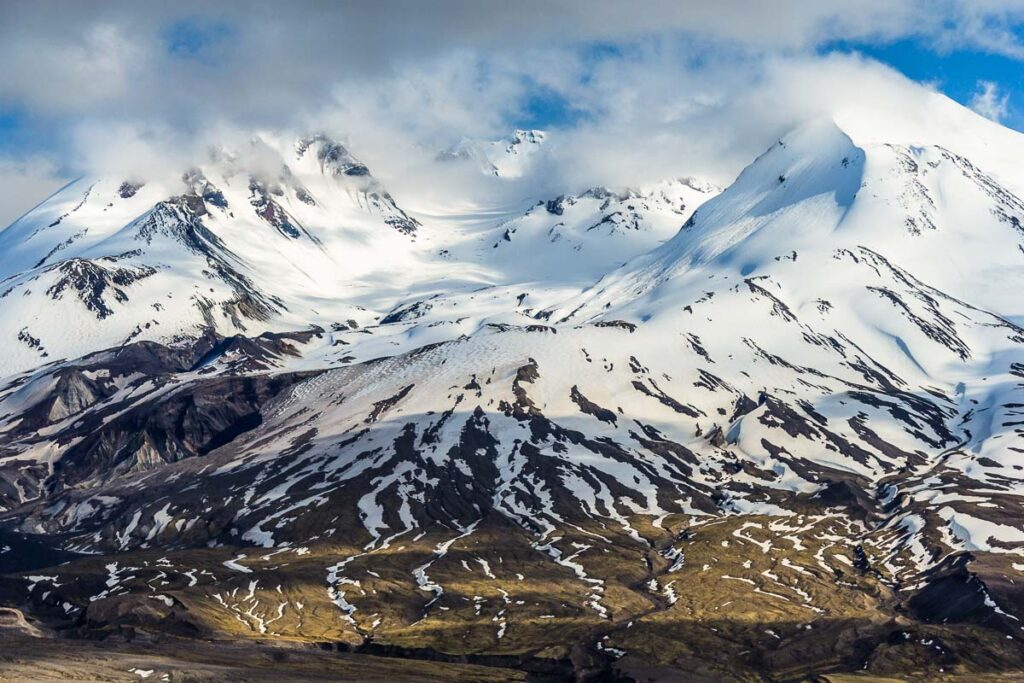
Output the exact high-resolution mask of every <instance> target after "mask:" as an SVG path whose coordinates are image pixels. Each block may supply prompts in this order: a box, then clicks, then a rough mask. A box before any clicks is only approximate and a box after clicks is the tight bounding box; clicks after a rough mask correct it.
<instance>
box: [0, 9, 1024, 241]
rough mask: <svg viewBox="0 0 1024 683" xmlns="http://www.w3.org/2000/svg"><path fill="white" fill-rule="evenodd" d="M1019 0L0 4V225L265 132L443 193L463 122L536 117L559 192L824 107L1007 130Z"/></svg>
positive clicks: (760, 141) (768, 134)
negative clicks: (960, 114) (967, 114)
mask: <svg viewBox="0 0 1024 683" xmlns="http://www.w3.org/2000/svg"><path fill="white" fill-rule="evenodd" d="M1022 62H1024V0H1001V1H1000V0H930V1H928V2H918V1H915V0H905V1H903V2H900V1H898V0H897V1H894V0H885V1H882V0H861V1H860V2H857V3H851V2H848V1H846V0H843V1H839V0H818V1H817V2H814V3H808V2H802V1H796V0H775V1H774V2H752V1H748V2H739V1H736V0H718V1H717V2H715V3H707V2H700V1H696V0H694V1H689V0H671V1H669V0H637V1H634V2H629V3H623V2H617V1H614V2H613V1H611V0H560V1H559V0H555V1H554V2H547V1H543V2H542V1H541V0H520V1H519V2H516V3H500V4H499V3H490V2H475V1H470V0H435V1H433V2H428V1H419V0H416V1H413V0H380V1H379V2H374V3H368V2H319V1H312V0H307V1H304V2H303V1H299V2H292V3H288V4H287V6H285V5H284V4H283V3H280V2H270V1H267V0H252V1H251V2H245V3H242V2H230V1H227V0H225V1H224V2H217V3H208V2H198V1H195V0H180V1H179V2H175V3H137V2H126V1H122V0H106V1H105V0H96V1H95V2H90V3H81V2H75V1H73V0H65V1H63V2H54V1H50V0H32V1H24V0H3V2H0V63H2V64H4V65H5V68H4V69H2V70H0V227H2V226H3V225H6V224H8V223H9V222H10V221H12V220H14V219H15V218H16V217H17V216H19V215H20V214H21V213H23V212H24V211H27V210H28V209H30V208H31V207H32V206H33V205H34V204H35V203H37V202H38V201H40V200H41V199H43V198H44V197H45V196H47V195H48V194H49V193H51V192H53V191H55V190H56V189H57V188H59V187H60V186H61V185H62V184H64V183H66V182H67V181H68V180H70V179H73V178H75V177H79V176H82V175H106V174H112V173H113V174H119V175H121V176H124V177H128V176H130V175H135V176H146V175H147V174H152V173H156V172H169V171H171V170H173V171H174V172H179V171H178V169H182V168H187V167H188V165H190V164H193V163H197V161H196V160H197V159H200V158H202V155H203V154H205V153H207V151H208V150H209V148H210V147H211V146H219V145H229V144H231V143H232V141H238V140H244V139H246V138H247V137H250V136H251V135H253V134H254V133H255V132H258V131H263V130H274V131H293V132H310V131H325V132H328V133H330V134H332V135H335V136H337V137H339V138H341V139H345V140H347V141H349V142H350V145H351V146H352V148H353V150H354V151H355V152H356V153H357V154H358V155H360V156H361V157H363V158H364V159H365V160H367V161H368V162H369V163H370V165H371V168H373V170H374V172H375V174H376V175H378V176H380V177H382V178H384V179H386V180H387V181H388V182H389V187H391V188H392V191H393V192H402V191H404V192H407V193H416V192H420V193H430V192H434V193H436V192H442V191H444V187H443V186H442V185H440V184H438V183H441V182H442V180H438V174H437V173H435V172H434V171H435V170H436V169H434V168H433V167H432V162H433V160H434V158H435V157H436V153H437V151H438V150H440V149H444V148H446V147H449V146H451V145H453V144H455V143H457V142H458V141H459V140H460V139H461V138H463V137H475V138H483V139H498V138H501V137H503V136H507V135H508V134H509V133H510V132H511V130H513V129H514V128H541V129H546V130H549V131H554V132H555V133H556V135H554V136H551V138H550V139H552V140H554V141H556V149H557V153H556V154H554V155H553V160H552V161H551V162H550V168H549V169H547V173H546V174H545V175H544V176H543V178H544V182H546V183H549V184H551V185H552V186H553V187H554V186H557V189H559V190H562V189H572V188H580V187H584V186H592V185H596V184H602V185H610V186H616V185H619V186H622V185H627V184H639V183H643V182H649V181H654V180H657V179H659V178H663V177H668V176H673V175H690V174H700V175H703V176H706V177H708V178H709V179H712V180H713V181H715V182H720V183H727V182H728V181H729V180H730V179H731V178H732V177H734V176H735V174H736V173H737V172H738V171H739V170H740V169H742V167H743V165H745V164H746V163H748V162H749V161H750V160H751V159H752V158H753V156H756V154H757V153H758V152H759V151H760V150H762V149H763V148H764V147H765V146H767V144H769V143H770V142H771V140H772V139H773V137H774V136H777V135H780V134H782V133H783V132H784V131H785V130H786V129H787V128H790V127H792V126H794V125H798V124H799V123H800V121H801V120H803V119H805V118H808V117H812V116H816V115H820V114H822V113H824V114H829V113H831V112H833V111H834V110H836V109H837V108H841V107H847V108H848V107H851V106H858V107H863V108H874V109H875V110H877V111H878V112H882V113H884V112H886V111H890V112H892V115H894V116H896V115H899V112H900V111H902V110H904V109H907V108H914V107H922V106H925V105H924V104H923V103H925V102H927V101H928V100H927V99H925V98H924V95H923V94H924V93H930V92H936V91H937V92H940V93H943V94H945V95H947V96H949V97H950V98H952V99H954V100H956V101H957V102H959V103H961V104H963V105H964V106H966V107H970V108H971V109H973V110H974V111H976V112H978V113H979V114H980V115H982V116H985V117H987V118H989V119H992V120H994V121H996V122H999V123H1000V124H1002V125H1004V126H1007V127H1010V128H1015V129H1017V130H1024V91H1022V87H1024V84H1022V74H1024V69H1022V68H1021V67H1022V66H1024V64H1022Z"/></svg>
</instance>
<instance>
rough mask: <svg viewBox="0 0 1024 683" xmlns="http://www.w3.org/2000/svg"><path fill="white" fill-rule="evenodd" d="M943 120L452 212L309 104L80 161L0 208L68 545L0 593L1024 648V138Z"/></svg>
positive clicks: (559, 626)
mask: <svg viewBox="0 0 1024 683" xmlns="http://www.w3.org/2000/svg"><path fill="white" fill-rule="evenodd" d="M932 117H933V119H934V121H933V123H932V124H931V127H930V128H928V129H924V130H922V131H919V132H918V133H915V135H914V136H912V137H910V136H907V135H906V134H905V132H904V131H900V130H898V129H896V128H895V127H893V128H886V127H885V126H882V125H879V124H877V123H875V122H871V121H865V120H856V119H851V118H849V117H844V116H843V115H842V114H837V116H836V117H835V120H832V119H823V120H815V121H811V122H808V123H806V124H805V125H803V126H800V127H798V128H797V129H795V130H794V131H792V132H791V133H789V134H787V135H785V136H783V137H782V138H781V139H779V140H777V141H766V142H768V143H769V146H768V148H767V150H766V151H765V153H764V154H762V155H761V156H760V157H758V158H757V159H756V160H754V161H753V162H752V163H751V164H750V165H749V166H748V167H747V168H746V169H745V170H744V171H743V172H742V173H741V174H740V175H739V176H738V177H737V179H736V180H735V182H733V183H732V184H731V185H730V186H729V187H727V188H725V189H724V190H721V191H720V192H719V191H718V190H717V189H716V188H713V187H711V186H709V185H707V184H705V183H702V182H700V181H696V180H671V181H665V182H663V183H660V184H658V185H656V186H652V187H646V188H639V189H633V190H625V189H622V190H609V189H603V188H602V189H593V190H589V191H585V192H575V193H570V192H568V191H558V190H561V189H560V188H557V189H556V191H554V192H552V193H550V195H549V196H546V197H538V198H536V200H535V204H534V205H533V206H532V208H529V209H528V210H527V211H525V213H518V214H516V215H507V214H501V215H499V214H498V213H493V214H484V215H486V216H488V218H484V219H481V218H479V217H473V218H472V219H466V220H464V221H461V222H459V221H457V220H455V219H454V218H452V217H451V216H448V217H443V216H437V215H436V214H435V215H432V216H431V217H430V218H428V217H426V216H425V215H418V214H417V212H416V211H415V210H413V209H412V208H409V209H405V208H399V207H400V206H402V202H401V198H398V200H396V199H393V198H391V196H390V195H388V194H387V192H386V191H385V190H384V189H383V188H382V187H381V185H380V183H378V182H377V181H375V180H374V179H373V176H371V175H369V172H368V170H367V169H366V167H365V166H363V165H362V164H360V163H359V162H358V161H356V160H355V159H354V158H353V157H352V156H351V155H350V154H348V152H347V151H346V150H345V149H344V148H343V147H341V146H339V145H336V143H331V142H329V141H328V140H327V139H325V138H322V137H321V138H313V139H311V140H309V141H305V142H301V143H300V144H298V145H297V146H294V147H293V146H291V145H285V144H284V143H267V142H261V143H259V144H266V145H268V146H269V147H270V148H272V149H273V150H275V152H276V154H278V155H279V158H280V159H281V160H282V170H281V171H280V172H279V173H275V174H273V176H272V177H269V176H267V175H265V174H264V175H262V176H255V175H253V174H252V173H249V172H246V171H244V170H242V168H241V167H239V166H238V165H237V164H236V163H235V162H234V161H232V159H231V158H230V157H228V158H224V159H219V160H218V161H216V162H215V163H212V164H211V165H210V167H208V168H201V169H199V170H197V171H195V172H194V173H192V174H191V175H189V176H188V177H187V178H186V181H185V185H186V187H185V189H184V190H176V191H175V192H174V193H172V194H171V196H170V198H168V196H167V195H168V191H167V188H164V187H157V186H155V185H153V184H150V183H146V184H143V185H141V186H137V184H134V183H132V182H128V183H124V182H123V181H122V182H109V183H103V182H100V181H97V182H96V183H95V184H93V185H90V186H89V187H90V189H89V191H88V194H87V195H85V191H84V188H82V187H81V186H80V185H75V186H72V187H71V188H68V189H66V190H65V191H63V192H62V193H61V194H59V195H58V196H57V197H55V198H54V199H51V200H50V201H48V202H47V203H45V204H44V205H43V206H41V207H40V208H39V209H37V210H36V211H35V212H33V213H30V214H29V215H28V216H26V217H25V218H22V219H21V220H20V221H19V222H18V223H16V224H15V225H13V226H12V227H11V228H8V229H7V230H6V231H4V232H2V233H0V242H2V244H3V246H4V249H5V252H4V253H6V254H7V255H6V256H5V260H4V262H3V266H4V268H5V269H6V270H5V277H6V278H7V280H5V281H4V284H3V286H4V287H5V288H10V289H9V294H7V295H6V296H5V297H4V298H3V299H0V316H2V319H3V321H4V326H3V329H5V330H7V332H5V333H4V334H9V335H11V336H12V338H14V339H17V340H18V341H15V342H12V348H14V349H16V350H15V351H12V352H11V353H10V355H9V357H8V358H6V359H5V361H6V362H7V363H8V365H7V366H6V368H5V372H6V374H7V375H8V376H7V377H6V379H4V380H3V384H2V386H0V435H2V436H3V441H2V442H0V504H2V505H3V507H4V509H5V512H4V514H3V517H2V519H3V522H4V523H5V524H6V528H7V529H8V531H6V532H4V533H5V534H6V535H4V536H0V545H2V544H6V545H7V547H10V548H29V547H33V548H34V547H36V545H39V544H42V545H43V546H44V547H47V548H48V549H49V550H50V551H51V552H59V553H61V556H60V558H61V559H60V561H62V562H63V561H68V560H70V564H66V565H60V566H52V565H54V564H55V562H54V561H42V560H40V561H38V562H31V561H26V562H25V563H24V564H22V565H19V566H17V567H16V569H17V571H19V572H21V574H19V577H18V578H17V579H11V582H12V583H11V587H10V588H8V589H7V590H8V591H9V592H11V593H12V594H16V595H18V596H20V599H21V600H22V601H23V602H27V603H28V604H30V605H31V606H32V610H34V612H35V613H37V614H39V615H40V616H41V618H45V619H47V620H49V621H51V622H53V623H61V624H68V625H71V624H74V625H76V627H78V628H80V629H84V630H86V631H88V630H90V629H92V630H94V631H103V630H105V629H106V630H110V629H115V628H121V627H124V626H127V625H131V626H132V627H133V628H138V629H142V630H167V631H174V632H187V633H191V634H201V635H204V636H217V637H226V636H230V637H239V636H242V635H244V636H246V637H253V638H290V639H295V640H300V641H307V642H309V641H316V642H338V641H342V642H345V643H348V644H350V646H351V647H356V648H363V649H364V651H374V650H372V649H368V648H373V647H380V648H381V652H384V651H390V652H395V651H397V649H402V651H403V652H406V653H419V654H420V655H422V656H426V653H427V652H428V651H429V652H431V653H435V654H436V652H438V651H440V652H445V653H455V654H459V655H460V656H469V655H470V654H473V655H476V656H479V657H481V659H482V658H483V657H484V656H499V655H501V656H508V657H517V658H519V659H518V660H517V661H518V662H519V664H520V665H522V666H535V667H548V668H547V669H544V670H545V671H548V672H549V673H550V672H563V673H564V672H565V671H566V670H568V671H570V672H574V673H571V674H570V675H576V676H577V677H583V676H585V675H590V674H593V673H594V672H602V671H603V672H604V673H605V674H607V675H611V672H617V673H616V675H626V674H629V675H636V676H639V675H641V674H642V673H650V672H651V671H652V668H651V667H655V668H656V669H657V671H656V672H655V673H657V674H658V675H663V676H665V677H666V678H665V680H673V679H672V676H675V675H680V672H688V673H694V672H696V674H699V675H700V676H703V677H704V679H706V680H753V679H755V678H768V679H772V680H780V679H786V680H789V679H797V678H799V677H801V676H804V675H809V674H810V673H815V674H818V673H821V672H857V671H862V670H864V669H867V670H868V671H870V672H871V673H872V674H876V675H879V676H883V675H888V674H893V673H896V674H898V673H900V672H906V671H909V670H914V671H926V672H934V673H936V674H937V673H939V670H940V669H944V668H957V670H959V671H962V672H965V673H970V672H985V671H992V670H995V669H1000V668H1002V669H1009V668H1013V667H1021V666H1024V650H1022V649H1021V646H1020V645H1019V638H1020V636H1021V635H1022V634H1021V633H1020V632H1021V629H1022V626H1021V622H1020V620H1021V619H1022V618H1024V611H1022V610H1021V605H1022V604H1024V600H1022V598H1024V593H1022V589H1021V586H1022V585H1024V584H1022V583H1021V581H1020V580H1019V579H1020V577H1021V572H1022V571H1024V508H1022V507H1021V496H1022V495H1024V459H1022V456H1021V454H1022V453H1024V441H1022V439H1021V436H1022V434H1024V433H1022V432H1021V430H1020V424H1021V420H1020V413H1021V407H1022V406H1024V393H1022V392H1024V384H1022V383H1021V377H1022V376H1024V374H1022V373H1024V328H1022V327H1020V326H1019V321H1021V320H1022V318H1021V315H1022V312H1024V311H1021V310H1020V309H1021V304H1020V299H1019V297H1017V296H1016V291H1017V290H1018V288H1017V287H1015V285H1016V284H1018V281H1019V280H1020V279H1021V278H1022V277H1024V268H1022V265H1024V232H1022V228H1021V221H1022V220H1024V201H1022V200H1021V199H1020V197H1021V196H1024V176H1022V175H1020V173H1019V171H1017V169H1016V165H1015V164H1014V163H1013V162H1012V160H1013V159H1016V158H1019V155H1020V152H1024V140H1022V139H1021V137H1020V136H1019V135H1018V134H1015V133H1011V132H1009V131H1006V130H1004V129H1001V128H998V127H997V126H994V125H993V124H989V123H987V122H984V121H982V120H981V119H980V118H978V117H976V116H974V115H973V114H971V113H969V112H966V111H965V110H962V109H960V108H959V107H957V106H955V105H953V104H952V103H949V102H938V103H937V104H936V108H935V111H934V112H932ZM919 135H924V136H928V137H930V138H931V139H930V140H929V139H922V138H921V137H919ZM529 137H530V136H527V135H519V134H517V136H516V140H518V141H519V142H516V143H512V144H510V145H509V147H510V148H513V147H514V148H516V149H517V151H515V152H512V151H509V152H507V153H508V154H510V155H513V154H514V155H516V156H517V157H520V156H521V155H523V154H524V153H525V152H524V150H526V149H528V147H526V146H528V145H534V144H538V142H539V140H541V139H542V137H541V136H539V135H536V134H532V137H533V138H535V140H530V139H528V138H529ZM470 147H472V149H484V150H488V154H490V153H491V152H493V149H494V148H493V147H481V146H470V145H467V146H466V148H467V149H468V148H470ZM474 154H475V153H474ZM465 156H466V157H468V158H471V159H474V160H477V157H475V156H473V154H469V153H467V155H465ZM275 158H277V157H275ZM481 158H483V157H481ZM486 158H487V159H488V160H489V163H493V164H494V165H495V168H497V169H499V170H500V167H499V166H498V164H497V163H496V162H495V161H494V159H493V158H492V156H487V157H486ZM507 168H508V167H507ZM524 172H525V171H524ZM504 173H505V171H501V172H499V173H497V174H498V175H499V176H500V175H503V174H504ZM509 173H512V172H511V171H510V172H509ZM75 193H77V194H78V197H77V199H75ZM125 194H127V195H129V196H128V197H123V195H125ZM83 196H84V197H85V198H84V200H83V199H82V197H83ZM303 197H307V198H308V199H309V201H307V200H306V199H303ZM76 201H77V202H81V204H80V205H79V204H76V203H75V202H76ZM119 201H120V202H122V203H120V204H119V203H118V202H119ZM275 207H276V208H275ZM107 209H109V211H107ZM44 225H45V226H46V227H41V226H44ZM47 231H52V232H49V233H48V232H47ZM253 235H257V236H258V239H256V240H253V239H252V236H253ZM65 243H66V244H65ZM59 245H64V246H59ZM335 269H336V270H335ZM65 280H66V282H67V284H63V285H61V284H60V283H61V282H64V281H65ZM86 285H88V286H86ZM168 293H170V294H173V295H174V296H173V298H168V296H167V295H168ZM200 302H203V303H200ZM156 303H160V304H161V305H162V306H161V308H159V309H158V308H156V306H155V305H154V304H156ZM83 311H85V312H86V313H89V314H90V315H91V316H92V317H91V318H90V317H88V316H86V315H85V314H84V313H83ZM118 316H123V320H119V319H118ZM83 320H87V321H88V325H86V324H85V323H84V322H82V321H83ZM114 320H119V322H117V324H116V325H114V324H113V321H114ZM151 320H152V321H154V322H153V323H152V325H151V326H150V327H149V328H145V327H144V323H145V322H149V321H151ZM15 321H17V322H15ZM94 321H95V322H94ZM157 324H158V325H159V326H160V333H159V334H157V333H155V332H152V331H151V330H152V329H153V326H154V325H157ZM62 326H65V327H63V328H62ZM136 326H141V327H143V329H144V331H142V332H139V333H136V334H132V331H133V330H134V328H135V327H136ZM164 330H170V331H171V333H170V334H167V333H165V332H164ZM69 331H70V333H69ZM76 350H77V351H78V352H77V353H76ZM43 353H47V354H48V355H47V356H45V357H44V356H43V355H42V354H43ZM33 354H35V355H33ZM26 552H28V551H26ZM29 555H31V553H29ZM3 557H4V555H2V554H0V560H2V559H3ZM44 567H48V568H45V569H44ZM11 571H15V569H12V570H11ZM387 648H394V649H393V650H387ZM738 652H741V654H737V653H738ZM494 661H497V660H494ZM559 667H562V668H559ZM537 670H541V669H537Z"/></svg>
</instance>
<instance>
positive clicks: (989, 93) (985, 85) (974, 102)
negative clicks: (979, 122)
mask: <svg viewBox="0 0 1024 683" xmlns="http://www.w3.org/2000/svg"><path fill="white" fill-rule="evenodd" d="M1009 102H1010V95H1009V93H1004V92H1002V91H1001V90H1000V88H999V84H998V83H993V82H992V81H978V91H977V92H976V93H974V95H973V96H972V97H971V101H970V104H969V106H970V108H971V109H973V110H974V111H976V112H978V113H979V114H981V115H982V116H984V117H985V118H987V119H992V120H993V121H995V122H996V123H999V122H1000V121H1002V120H1003V119H1004V118H1006V114H1007V112H1008V111H1009Z"/></svg>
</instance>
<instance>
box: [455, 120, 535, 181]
mask: <svg viewBox="0 0 1024 683" xmlns="http://www.w3.org/2000/svg"><path fill="white" fill-rule="evenodd" d="M546 138H547V135H546V133H545V132H544V131H542V130H517V131H515V132H514V133H513V134H512V137H511V138H509V139H505V140H476V139H473V138H463V139H462V140H460V141H459V142H458V144H456V145H455V146H454V147H452V148H451V149H447V150H445V151H443V152H441V154H439V155H438V159H439V160H441V161H448V162H461V163H471V164H474V165H475V166H476V167H478V168H479V169H480V171H481V172H483V173H486V174H488V175H494V176H498V177H499V178H519V177H522V176H523V175H526V174H528V173H529V172H530V170H531V165H532V164H533V163H535V162H536V160H537V156H538V155H539V154H540V153H541V150H542V149H544V142H545V140H546Z"/></svg>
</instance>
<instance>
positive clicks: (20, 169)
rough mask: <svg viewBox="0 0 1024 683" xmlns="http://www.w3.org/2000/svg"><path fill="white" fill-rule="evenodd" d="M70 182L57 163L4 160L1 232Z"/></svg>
mask: <svg viewBox="0 0 1024 683" xmlns="http://www.w3.org/2000/svg"><path fill="white" fill-rule="evenodd" d="M66 182H67V179H66V178H62V177H61V174H60V172H59V171H58V170H57V168H56V167H54V165H53V163H52V162H51V161H49V160H47V159H44V158H41V157H33V158H30V159H24V160H21V161H13V160H10V159H0V187H2V188H3V194H2V195H0V197H3V198H8V197H9V200H8V201H0V230H2V229H3V228H5V227H7V226H8V225H9V224H10V223H12V222H14V221H15V220H16V219H17V218H18V217H19V216H20V215H21V214H23V213H24V212H25V211H28V210H29V209H31V208H32V207H33V206H35V205H36V204H38V203H39V202H41V201H42V200H44V199H46V197H48V196H49V195H51V194H53V193H54V192H56V191H57V190H58V189H60V187H61V186H62V185H64V184H65V183H66Z"/></svg>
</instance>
